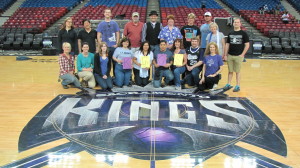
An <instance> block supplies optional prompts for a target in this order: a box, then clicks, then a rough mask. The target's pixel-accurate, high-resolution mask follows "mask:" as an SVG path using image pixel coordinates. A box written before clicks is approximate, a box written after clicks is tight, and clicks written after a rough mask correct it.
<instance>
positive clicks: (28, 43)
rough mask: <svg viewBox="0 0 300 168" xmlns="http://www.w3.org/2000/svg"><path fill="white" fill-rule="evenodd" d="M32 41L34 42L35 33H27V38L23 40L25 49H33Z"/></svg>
mask: <svg viewBox="0 0 300 168" xmlns="http://www.w3.org/2000/svg"><path fill="white" fill-rule="evenodd" d="M32 43H33V34H26V35H25V40H24V42H23V49H25V50H29V49H31V46H32Z"/></svg>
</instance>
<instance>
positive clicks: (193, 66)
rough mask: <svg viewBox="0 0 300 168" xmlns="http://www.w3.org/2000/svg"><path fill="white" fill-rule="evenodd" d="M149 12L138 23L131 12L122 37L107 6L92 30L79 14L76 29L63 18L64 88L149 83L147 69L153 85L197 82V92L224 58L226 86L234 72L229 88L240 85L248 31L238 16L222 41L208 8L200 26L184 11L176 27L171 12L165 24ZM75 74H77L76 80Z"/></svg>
mask: <svg viewBox="0 0 300 168" xmlns="http://www.w3.org/2000/svg"><path fill="white" fill-rule="evenodd" d="M149 17H150V22H147V23H142V22H140V21H139V13H137V12H134V13H133V14H132V21H130V22H128V23H127V24H126V25H125V27H124V31H123V37H122V38H120V36H121V35H120V28H119V26H118V24H117V23H116V22H115V21H113V20H112V19H111V10H110V9H105V10H104V21H102V22H100V23H99V25H98V27H97V30H93V29H92V28H91V23H90V21H89V20H84V21H83V25H84V29H83V30H81V31H80V32H79V33H78V35H76V33H75V31H74V28H73V25H72V19H71V18H67V19H66V21H65V22H64V24H63V28H62V29H61V30H60V32H59V34H58V36H59V37H58V39H59V45H61V47H62V48H61V49H60V52H61V53H62V54H60V56H59V64H60V78H61V79H62V86H63V88H65V89H67V88H68V87H69V86H68V85H69V84H73V85H75V86H76V87H82V86H83V85H86V86H87V87H89V88H94V87H95V85H96V82H97V83H98V84H99V85H100V87H101V88H102V89H103V90H106V91H111V89H112V88H113V87H123V86H131V84H132V83H133V82H132V80H134V83H135V84H136V85H139V86H142V87H143V86H146V85H148V84H149V83H150V80H149V79H150V76H151V74H150V73H151V72H152V80H153V87H155V88H158V87H163V86H164V85H170V84H174V85H175V89H177V90H180V89H181V88H183V87H185V86H186V85H189V86H196V89H195V91H194V93H198V92H201V91H204V90H206V89H212V88H213V87H214V86H216V85H217V84H218V82H219V80H220V74H221V71H222V66H223V64H224V63H223V60H227V62H228V68H229V73H228V83H227V84H226V86H225V88H226V89H230V88H232V87H233V86H232V85H231V80H232V77H233V72H235V73H236V80H237V85H236V86H235V88H234V91H235V92H237V91H239V90H240V69H241V63H242V61H243V59H244V56H245V54H246V52H247V50H248V48H249V37H248V36H247V34H246V33H245V32H244V31H243V30H241V22H240V19H235V20H234V24H233V25H234V31H233V32H231V33H230V34H229V35H228V38H227V41H225V37H224V34H223V33H222V32H220V31H219V27H218V25H217V24H216V23H214V22H213V21H212V14H211V13H210V12H206V13H205V14H204V19H205V24H203V25H201V26H200V28H199V27H198V26H196V25H195V24H194V22H195V18H196V16H195V14H193V13H190V14H188V17H187V20H188V24H187V25H186V26H183V27H182V28H181V29H179V28H178V27H176V26H175V17H174V16H173V15H168V16H167V23H168V24H167V26H165V27H163V26H162V24H161V23H160V22H158V21H157V19H158V13H157V12H156V11H151V12H150V14H149ZM96 44H98V45H96ZM96 46H98V47H96ZM77 49H78V50H77ZM75 55H77V61H76V69H77V75H78V77H77V78H76V75H75V65H74V64H75V62H74V61H75V57H74V56H75ZM151 69H152V70H151ZM111 70H113V72H112V73H111ZM111 74H113V75H111ZM132 74H133V75H134V79H132ZM78 78H81V79H82V82H81V83H80V82H79V79H78ZM163 79H164V82H163Z"/></svg>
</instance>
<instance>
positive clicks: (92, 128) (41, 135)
mask: <svg viewBox="0 0 300 168" xmlns="http://www.w3.org/2000/svg"><path fill="white" fill-rule="evenodd" d="M62 138H66V139H68V141H69V143H66V144H63V145H59V146H57V147H55V148H52V149H49V150H47V151H43V152H41V153H37V154H36V155H33V156H31V157H28V158H26V159H22V160H19V161H16V162H13V163H11V164H9V165H6V166H19V165H22V166H38V167H39V166H43V165H47V164H48V163H49V162H50V161H51V162H53V161H59V157H57V159H56V160H53V156H56V155H61V154H63V153H78V152H81V151H83V150H85V151H87V152H89V153H90V154H91V155H94V156H95V157H101V158H102V159H101V161H103V162H106V163H108V164H110V165H112V164H113V161H114V157H111V156H114V155H115V154H117V153H121V154H123V156H127V157H132V158H136V159H142V160H146V161H147V160H149V161H151V166H153V164H155V161H159V160H165V159H172V158H175V157H178V156H181V155H185V154H189V156H190V158H191V159H190V161H191V164H193V165H194V166H196V165H198V164H201V163H202V162H205V160H207V159H209V158H211V157H213V156H214V155H216V154H218V153H223V154H225V155H229V156H231V157H233V158H235V157H237V156H238V157H243V156H245V157H246V156H247V158H250V159H252V162H253V163H252V164H253V165H262V166H265V167H270V166H274V165H275V166H280V167H289V166H287V165H284V164H282V163H279V162H277V161H275V160H272V159H269V158H268V157H266V156H262V155H260V154H258V153H256V152H255V151H250V150H248V149H245V148H242V147H240V146H238V145H236V143H237V142H240V141H241V142H244V143H248V144H251V145H254V146H256V147H260V148H263V149H265V150H268V151H271V152H273V153H276V154H278V155H281V156H287V146H286V142H285V139H284V137H283V135H282V133H281V131H280V129H279V128H278V127H277V125H276V124H275V123H274V122H273V121H271V120H270V118H268V117H267V116H266V115H265V114H264V113H263V112H262V111H261V110H260V109H259V108H257V107H256V106H255V105H254V104H253V103H252V102H251V101H250V100H248V99H247V98H231V97H227V96H224V95H222V96H210V95H209V94H203V95H196V94H190V93H181V92H112V93H101V92H100V93H96V94H91V95H82V96H77V95H59V96H57V97H56V98H55V99H54V100H52V101H51V102H50V103H49V104H48V105H46V106H45V107H44V108H43V109H42V110H41V111H40V112H39V113H38V114H36V116H35V117H33V118H32V120H31V121H30V122H29V123H28V124H27V125H26V127H25V128H24V129H23V131H22V133H21V135H20V139H19V152H23V151H26V150H29V149H31V148H34V147H37V146H40V145H43V144H46V143H49V142H52V141H56V140H59V139H62ZM49 153H51V155H49Z"/></svg>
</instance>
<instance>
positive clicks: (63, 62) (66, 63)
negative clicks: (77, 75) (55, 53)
mask: <svg viewBox="0 0 300 168" xmlns="http://www.w3.org/2000/svg"><path fill="white" fill-rule="evenodd" d="M58 63H59V75H60V76H62V75H65V74H67V73H69V72H70V71H73V72H74V70H75V66H74V57H73V56H72V55H70V59H68V58H67V57H66V55H65V54H60V55H59V58H58Z"/></svg>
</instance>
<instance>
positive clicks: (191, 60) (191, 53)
mask: <svg viewBox="0 0 300 168" xmlns="http://www.w3.org/2000/svg"><path fill="white" fill-rule="evenodd" d="M191 41H192V42H191V46H190V47H189V48H187V49H186V54H187V64H186V69H187V71H186V76H185V78H184V81H183V85H184V84H185V83H187V84H188V85H189V86H193V85H198V84H199V81H200V79H199V74H200V72H201V70H202V64H203V56H200V47H199V39H198V38H197V37H193V38H192V39H191ZM183 87H184V86H183Z"/></svg>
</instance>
